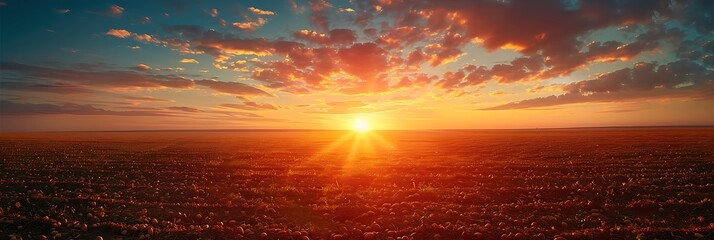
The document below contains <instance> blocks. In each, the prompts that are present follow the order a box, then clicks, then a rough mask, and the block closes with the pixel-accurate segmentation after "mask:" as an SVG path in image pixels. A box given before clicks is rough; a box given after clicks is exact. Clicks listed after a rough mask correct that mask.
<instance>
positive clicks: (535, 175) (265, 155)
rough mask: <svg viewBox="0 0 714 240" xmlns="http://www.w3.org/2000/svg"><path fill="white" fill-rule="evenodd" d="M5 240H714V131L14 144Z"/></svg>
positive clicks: (309, 134)
mask: <svg viewBox="0 0 714 240" xmlns="http://www.w3.org/2000/svg"><path fill="white" fill-rule="evenodd" d="M0 158H1V161H0V239H2V238H10V239H12V238H16V239H20V238H22V239H42V238H47V239H53V238H55V239H95V238H98V236H101V238H102V239H117V238H123V239H137V238H138V239H144V238H150V239H185V238H189V239H194V238H203V239H240V238H246V239H655V238H659V239H714V200H712V198H714V129H712V128H610V129H563V130H474V131H372V132H368V133H355V132H347V131H225V132H210V131H199V132H77V133H4V134H1V135H0Z"/></svg>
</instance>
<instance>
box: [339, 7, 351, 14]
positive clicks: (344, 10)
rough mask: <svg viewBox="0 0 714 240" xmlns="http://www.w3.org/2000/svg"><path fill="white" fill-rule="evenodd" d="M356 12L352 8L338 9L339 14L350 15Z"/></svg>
mask: <svg viewBox="0 0 714 240" xmlns="http://www.w3.org/2000/svg"><path fill="white" fill-rule="evenodd" d="M354 11H355V10H354V9H352V8H339V9H337V12H348V13H351V12H354Z"/></svg>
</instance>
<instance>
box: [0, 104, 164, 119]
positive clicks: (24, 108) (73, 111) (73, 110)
mask: <svg viewBox="0 0 714 240" xmlns="http://www.w3.org/2000/svg"><path fill="white" fill-rule="evenodd" d="M0 113H2V115H3V116H22V115H47V114H70V115H113V116H172V115H171V114H168V113H164V112H159V111H114V110H106V109H102V108H97V107H94V106H92V105H82V104H75V103H63V104H49V103H19V102H14V101H7V100H2V101H0Z"/></svg>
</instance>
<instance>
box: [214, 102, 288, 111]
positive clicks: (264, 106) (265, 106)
mask: <svg viewBox="0 0 714 240" xmlns="http://www.w3.org/2000/svg"><path fill="white" fill-rule="evenodd" d="M221 106H222V107H227V108H235V109H240V110H248V111H258V110H278V107H277V106H275V105H272V104H269V103H257V102H251V101H247V102H243V103H241V104H233V103H226V104H221Z"/></svg>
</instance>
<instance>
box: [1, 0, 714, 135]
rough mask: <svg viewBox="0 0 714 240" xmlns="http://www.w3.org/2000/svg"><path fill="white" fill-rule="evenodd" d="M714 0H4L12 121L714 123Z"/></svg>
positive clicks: (102, 125) (74, 126)
mask: <svg viewBox="0 0 714 240" xmlns="http://www.w3.org/2000/svg"><path fill="white" fill-rule="evenodd" d="M713 33H714V1H708V0H702V1H679V0H673V1H657V0H652V1H615V0H613V1H609V0H597V1H595V0H593V1H586V0H543V1H530V0H511V1H508V0H498V1H497V0H484V1H477V0H474V1H457V0H444V1H425V0H371V1H356V0H354V1H332V0H308V1H303V0H265V1H257V0H245V1H207V0H205V1H203V0H195V1H192V0H177V1H169V0H157V1H96V0H73V1H69V0H67V1H65V0H53V1H35V0H0V131H75V130H79V131H91V130H151V129H349V128H350V127H351V126H352V125H353V123H354V122H355V121H356V119H361V120H360V121H361V122H365V121H366V122H369V125H370V127H371V128H374V129H502V128H562V127H602V126H673V125H677V126H680V125H681V126H684V125H714V107H713V106H714V82H713V81H714V34H713Z"/></svg>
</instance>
